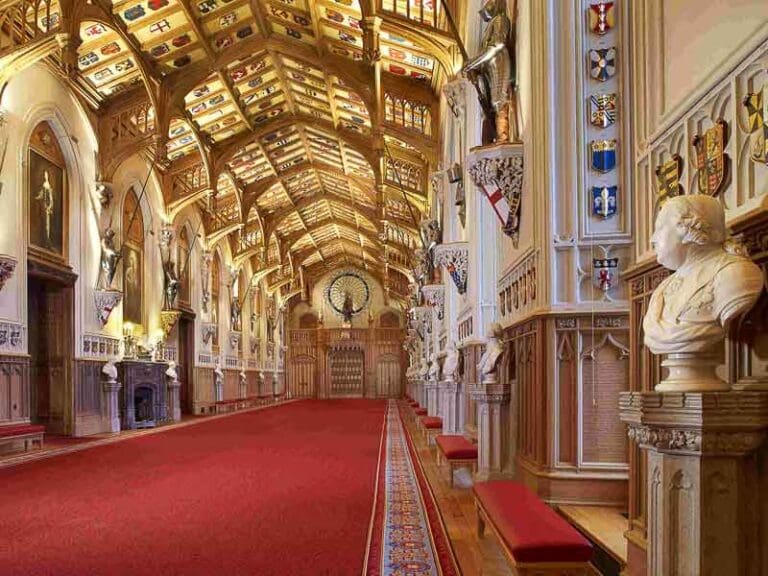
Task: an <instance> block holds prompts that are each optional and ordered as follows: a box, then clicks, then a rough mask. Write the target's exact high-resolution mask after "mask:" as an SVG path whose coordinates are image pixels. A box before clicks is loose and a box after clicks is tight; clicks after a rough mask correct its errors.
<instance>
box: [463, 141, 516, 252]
mask: <svg viewBox="0 0 768 576" xmlns="http://www.w3.org/2000/svg"><path fill="white" fill-rule="evenodd" d="M524 167H525V163H524V160H523V145H522V144H505V145H503V146H494V147H492V148H487V149H480V150H478V151H476V152H473V154H472V155H471V156H470V164H469V175H470V176H471V177H472V180H473V181H474V183H475V184H476V185H477V186H479V187H480V188H481V189H482V190H483V192H484V193H485V196H486V198H487V199H488V201H489V202H490V203H491V206H493V209H494V211H495V212H496V215H497V216H498V218H499V221H500V222H501V224H502V227H503V230H504V233H505V234H506V235H507V236H509V237H510V238H512V243H513V245H514V246H515V248H517V246H518V242H519V240H520V205H521V202H522V195H523V173H524Z"/></svg>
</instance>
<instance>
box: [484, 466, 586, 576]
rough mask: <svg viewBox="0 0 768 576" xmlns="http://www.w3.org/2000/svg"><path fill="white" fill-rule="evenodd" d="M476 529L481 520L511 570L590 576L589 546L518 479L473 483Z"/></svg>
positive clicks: (568, 575) (520, 573)
mask: <svg viewBox="0 0 768 576" xmlns="http://www.w3.org/2000/svg"><path fill="white" fill-rule="evenodd" d="M474 493H475V506H476V507H477V521H478V522H477V532H478V536H480V537H482V536H483V532H484V529H485V526H486V524H488V525H489V526H490V527H491V528H492V529H493V531H494V533H495V534H496V536H497V537H498V539H499V542H500V543H501V545H502V548H503V549H504V552H505V553H506V555H507V558H509V560H510V561H511V563H512V565H513V567H514V568H515V572H516V574H519V575H521V576H523V575H525V574H552V575H553V576H554V575H558V576H563V575H567V576H595V575H597V574H598V572H597V571H596V570H595V569H594V568H593V567H592V565H591V564H590V560H591V559H592V545H591V544H590V543H589V541H588V540H587V539H586V538H584V537H583V536H582V535H581V534H579V532H577V531H576V529H575V528H573V527H572V526H571V525H570V524H568V522H566V521H565V520H564V519H563V518H562V517H561V516H559V515H558V514H557V512H555V511H554V510H552V508H550V507H549V506H547V505H546V504H545V503H544V502H543V501H541V500H540V499H539V497H538V496H536V494H534V493H533V492H532V491H531V490H529V489H528V488H527V487H526V486H524V485H522V484H520V483H519V482H512V481H506V480H497V481H493V482H480V483H478V484H475V486H474Z"/></svg>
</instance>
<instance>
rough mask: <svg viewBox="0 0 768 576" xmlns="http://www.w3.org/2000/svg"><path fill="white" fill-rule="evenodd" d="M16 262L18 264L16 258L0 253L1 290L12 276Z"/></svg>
mask: <svg viewBox="0 0 768 576" xmlns="http://www.w3.org/2000/svg"><path fill="white" fill-rule="evenodd" d="M16 264H18V260H16V258H14V257H13V256H9V255H7V254H0V290H2V289H3V287H4V286H5V283H6V282H8V280H10V279H11V278H12V277H13V273H14V271H15V270H16Z"/></svg>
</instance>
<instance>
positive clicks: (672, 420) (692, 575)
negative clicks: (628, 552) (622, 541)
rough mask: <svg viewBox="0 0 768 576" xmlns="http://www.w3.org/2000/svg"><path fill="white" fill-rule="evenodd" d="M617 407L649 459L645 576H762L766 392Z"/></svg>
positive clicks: (629, 400) (647, 396)
mask: <svg viewBox="0 0 768 576" xmlns="http://www.w3.org/2000/svg"><path fill="white" fill-rule="evenodd" d="M620 407H621V419H622V420H623V421H624V422H627V423H628V424H629V436H630V438H632V439H634V440H635V441H636V442H637V443H638V444H639V445H640V446H641V448H643V450H644V451H645V453H646V454H647V455H648V467H647V475H646V482H647V487H648V501H647V526H648V576H666V575H673V574H686V575H687V576H698V575H703V574H758V573H761V572H760V571H759V569H758V568H756V567H758V566H760V563H761V561H760V555H761V552H760V550H761V546H763V545H764V544H761V536H760V533H761V529H759V526H765V523H766V520H768V519H766V518H761V515H762V514H761V508H762V507H761V506H760V497H761V494H760V492H759V486H760V482H761V478H760V476H761V470H764V468H765V462H762V460H763V459H764V458H763V457H761V456H759V455H758V449H759V448H760V446H761V444H762V443H763V441H764V439H765V436H766V431H767V430H768V392H698V393H696V392H688V393H658V392H631V393H624V394H622V395H621V400H620ZM762 452H763V453H764V452H765V451H764V450H763V451H762ZM763 474H764V473H763ZM762 539H763V540H764V536H763V537H762Z"/></svg>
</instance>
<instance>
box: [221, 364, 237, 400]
mask: <svg viewBox="0 0 768 576" xmlns="http://www.w3.org/2000/svg"><path fill="white" fill-rule="evenodd" d="M234 398H240V371H239V370H224V400H232V399H234Z"/></svg>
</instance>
